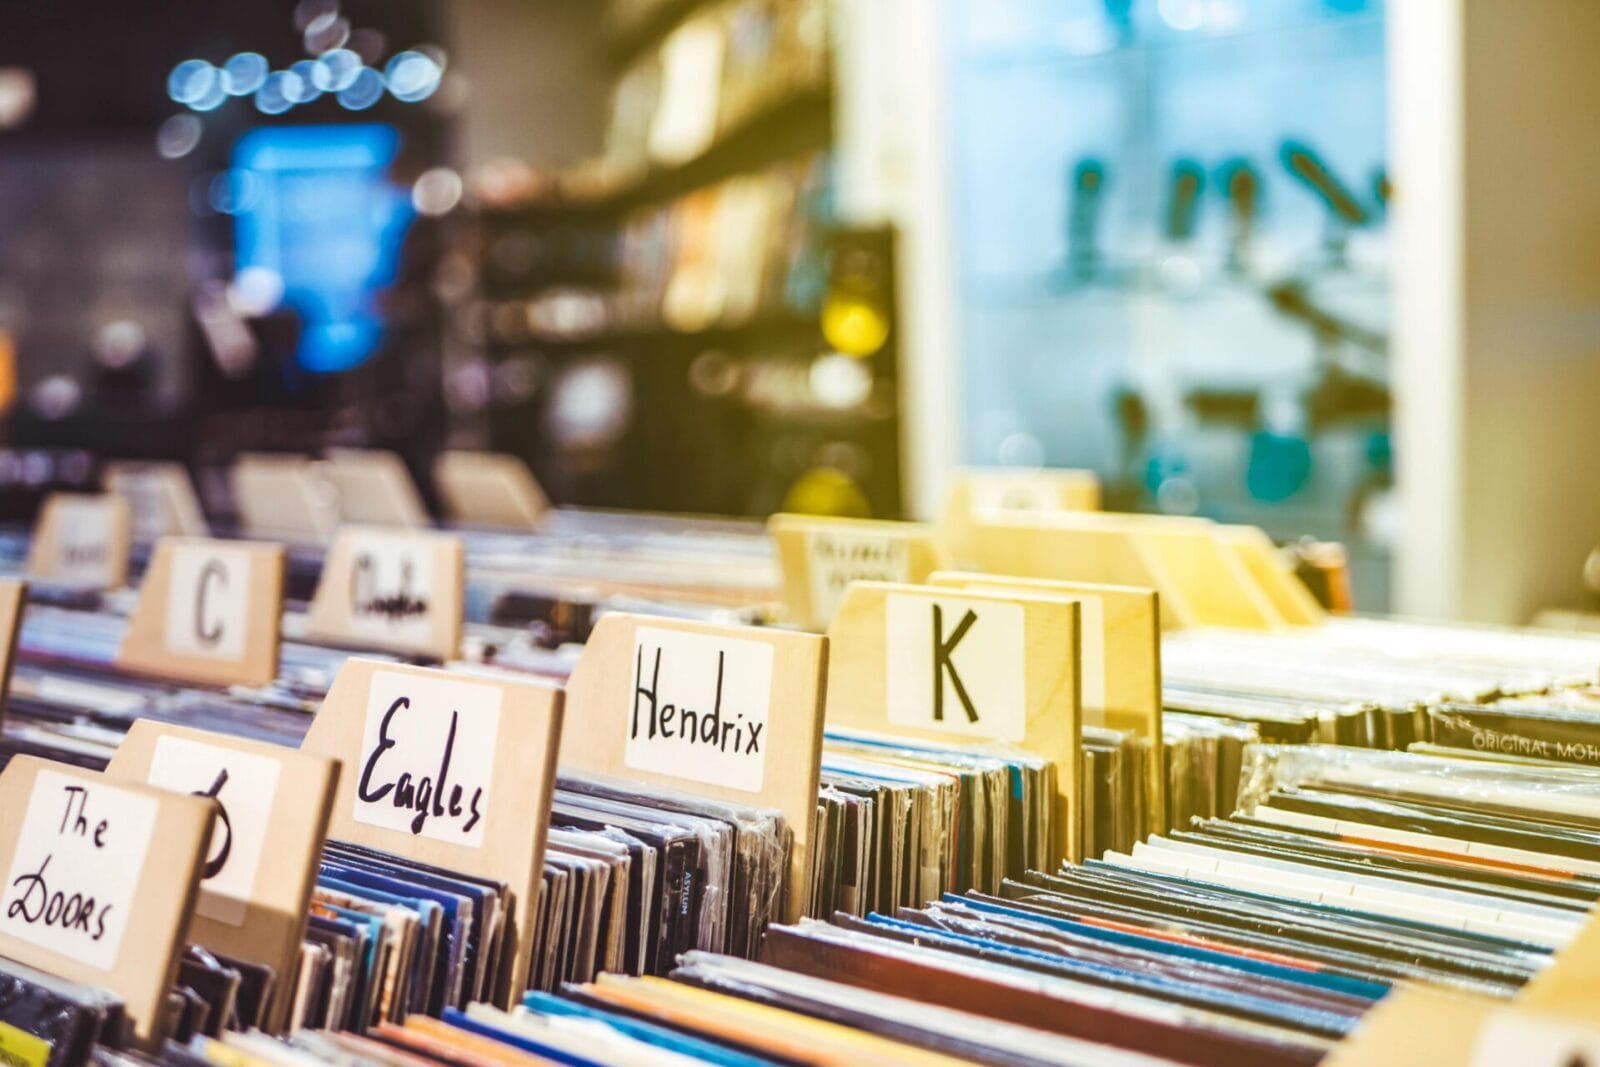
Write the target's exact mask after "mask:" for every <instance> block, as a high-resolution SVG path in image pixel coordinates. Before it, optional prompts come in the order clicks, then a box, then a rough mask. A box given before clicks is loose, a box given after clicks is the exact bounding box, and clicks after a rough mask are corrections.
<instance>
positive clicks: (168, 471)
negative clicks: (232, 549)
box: [101, 461, 210, 544]
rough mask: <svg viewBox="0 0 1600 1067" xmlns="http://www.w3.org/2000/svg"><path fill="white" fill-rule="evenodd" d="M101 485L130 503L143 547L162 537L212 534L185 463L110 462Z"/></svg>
mask: <svg viewBox="0 0 1600 1067" xmlns="http://www.w3.org/2000/svg"><path fill="white" fill-rule="evenodd" d="M101 483H102V484H103V485H104V486H105V490H106V492H108V493H112V494H114V495H116V496H120V497H122V498H123V499H124V500H126V501H127V502H128V508H129V511H130V513H131V515H132V519H133V539H134V540H135V541H137V542H139V543H140V544H150V543H152V542H154V541H155V540H156V539H157V538H161V537H169V536H171V537H205V536H206V535H207V534H209V533H210V531H209V530H208V529H207V528H206V517H205V514H204V513H203V512H202V511H201V510H200V498H199V497H197V496H196V495H195V491H194V483H193V482H192V481H190V480H189V472H188V470H186V469H185V468H184V466H183V464H181V463H157V462H148V463H147V462H135V461H123V462H117V463H110V464H107V465H106V469H105V474H104V476H103V477H102V479H101Z"/></svg>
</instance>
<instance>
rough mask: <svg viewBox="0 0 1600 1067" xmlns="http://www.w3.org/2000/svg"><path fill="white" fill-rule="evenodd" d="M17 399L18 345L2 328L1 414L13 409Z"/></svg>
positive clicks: (0, 362) (0, 350)
mask: <svg viewBox="0 0 1600 1067" xmlns="http://www.w3.org/2000/svg"><path fill="white" fill-rule="evenodd" d="M16 399H17V347H16V345H15V344H13V343H12V340H11V335H10V334H9V333H6V332H5V331H4V330H0V414H4V413H5V412H7V411H10V410H11V405H12V404H13V403H15V402H16Z"/></svg>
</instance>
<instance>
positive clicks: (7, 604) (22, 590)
mask: <svg viewBox="0 0 1600 1067" xmlns="http://www.w3.org/2000/svg"><path fill="white" fill-rule="evenodd" d="M27 602H28V583H27V582H19V581H15V580H13V579H9V578H0V657H3V658H0V725H3V724H4V723H5V721H6V695H7V693H8V692H9V690H10V688H11V668H12V667H13V666H14V665H15V664H16V662H17V637H18V635H20V634H21V633H22V609H23V607H24V605H26V604H27Z"/></svg>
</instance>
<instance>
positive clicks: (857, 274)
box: [452, 0, 901, 516]
mask: <svg viewBox="0 0 1600 1067" xmlns="http://www.w3.org/2000/svg"><path fill="white" fill-rule="evenodd" d="M619 6H620V7H626V6H627V5H619ZM824 8H825V5H821V4H817V3H814V2H812V0H785V2H783V3H775V4H768V3H751V2H745V0H729V2H724V3H699V4H688V5H685V4H668V5H659V6H658V7H657V8H652V9H651V13H649V14H648V16H646V15H640V17H639V21H638V23H637V25H636V29H635V31H634V32H633V33H632V34H631V35H630V34H624V35H623V36H624V37H626V39H627V40H628V41H629V42H631V43H630V44H628V45H627V46H626V47H618V48H617V49H615V50H613V51H612V52H610V53H609V57H608V59H607V62H608V63H615V64H619V65H620V66H621V71H620V73H619V79H618V83H617V90H616V98H615V103H614V108H613V115H612V118H611V123H610V126H611V129H610V131H609V133H608V135H607V145H606V150H605V153H604V154H603V155H602V156H601V157H600V158H598V159H596V160H593V161H590V162H588V163H585V164H582V165H578V166H574V167H568V168H565V169H562V170H558V171H553V172H540V171H535V170H532V169H528V168H516V167H511V166H505V167H502V168H500V169H499V170H498V171H497V170H495V169H493V168H490V169H489V170H488V171H486V173H485V174H483V175H481V176H480V177H481V180H479V181H477V182H475V183H473V195H471V196H469V198H468V210H467V212H466V217H465V220H464V225H463V230H464V233H463V241H464V249H465V253H464V259H463V260H462V262H465V263H470V264H471V266H470V269H468V270H467V271H466V272H465V275H466V276H468V277H470V279H471V282H470V284H469V285H467V286H465V287H463V288H462V289H461V291H460V292H459V294H458V296H457V298H456V299H455V300H454V301H453V313H452V323H453V325H452V332H453V345H454V346H455V347H457V348H458V349H459V350H461V351H464V352H473V353H476V355H475V356H473V357H471V358H470V359H468V360H467V361H466V364H465V366H467V367H469V368H470V369H469V370H467V371H465V372H463V376H462V378H461V381H462V383H463V385H462V388H460V389H457V390H456V396H457V403H456V411H457V413H458V416H459V418H458V420H457V426H458V437H459V438H460V439H463V440H466V439H477V440H480V441H486V442H487V443H488V444H489V446H490V447H492V448H494V449H497V450H501V451H507V452H512V453H514V454H517V455H521V456H523V457H524V458H526V459H528V460H529V461H530V463H531V464H532V466H533V467H534V469H535V472H536V473H537V475H538V476H539V478H540V480H541V482H542V483H544V484H545V485H546V486H547V488H548V489H549V490H550V492H551V493H552V495H553V496H554V497H555V498H556V499H557V500H558V501H561V502H563V503H572V504H585V505H600V506H611V507H630V508H648V509H652V510H661V511H677V512H692V513H703V514H713V513H715V514H732V515H756V516H759V515H765V514H769V513H771V512H772V511H774V510H778V509H779V508H781V507H783V506H785V501H786V499H787V500H789V501H791V502H792V501H793V500H797V499H798V500H821V501H822V502H823V506H826V507H828V508H830V509H832V510H838V511H842V512H848V513H856V514H876V515H894V514H897V513H898V512H899V510H900V506H901V503H900V497H901V473H900V458H899V425H900V414H899V396H898V384H897V379H898V357H897V349H898V336H897V334H898V331H897V330H896V329H895V318H896V311H895V308H896V294H895V279H894V255H895V252H894V241H893V234H892V233H890V232H888V231H887V230H884V229H878V228H873V229H857V228H853V227H850V226H848V225H847V224H843V223H842V222H841V220H840V219H839V218H838V216H837V213H836V211H835V208H834V203H833V200H834V197H833V192H832V186H833V179H832V176H831V168H832V161H831V155H830V151H829V149H830V146H831V144H832V142H833V138H834V130H833V107H834V92H833V89H832V85H831V69H830V68H831V62H830V58H829V54H828V53H829V49H830V45H829V41H828V29H827V15H826V11H825V10H824ZM635 14H639V13H637V12H635ZM619 17H620V13H619ZM686 38H692V39H694V40H699V41H701V42H702V43H703V42H705V41H707V40H711V41H714V42H716V43H715V45H714V47H712V49H711V50H712V51H713V52H715V53H716V54H717V55H718V57H719V58H718V59H715V60H695V59H693V58H692V57H691V58H690V59H687V60H685V59H679V58H674V57H675V56H676V55H677V54H678V53H682V52H684V51H686V49H685V47H684V40H685V39H686ZM691 43H692V42H691ZM691 50H692V49H691ZM706 64H711V66H710V67H707V66H706ZM685 70H687V71H689V73H688V74H685V73H684V71H685ZM708 71H709V73H708ZM696 73H698V76H700V77H702V78H705V77H710V78H711V79H712V80H713V82H714V83H715V85H716V91H715V92H714V93H711V94H710V95H709V96H704V95H703V96H702V97H701V98H700V99H698V100H697V101H694V102H692V103H689V104H685V103H683V99H684V97H685V93H683V92H675V91H674V90H672V89H671V87H670V86H668V85H667V84H666V83H667V82H668V81H671V80H673V79H674V78H676V79H677V84H679V85H680V87H681V84H682V82H683V79H684V78H685V77H689V78H693V77H694V76H696ZM719 75H720V76H719ZM689 95H693V94H689ZM669 96H670V97H672V99H668V97H669ZM669 113H670V114H669ZM686 126H687V127H690V128H691V129H692V131H696V132H690V133H684V132H683V127H686ZM674 127H675V128H677V129H678V131H679V132H678V133H677V134H676V135H675V136H672V137H668V136H667V135H666V134H663V133H662V132H661V130H662V129H664V128H666V129H669V130H670V129H671V128H674ZM463 396H468V397H469V399H466V400H464V401H463V400H462V399H461V398H462V397H463Z"/></svg>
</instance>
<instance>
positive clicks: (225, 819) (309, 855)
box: [106, 719, 339, 1031]
mask: <svg viewBox="0 0 1600 1067" xmlns="http://www.w3.org/2000/svg"><path fill="white" fill-rule="evenodd" d="M106 771H107V773H108V774H110V775H112V776H115V777H118V778H127V779H130V780H133V781H138V782H145V783H148V784H149V785H152V786H155V787H157V788H159V789H168V790H172V791H173V792H177V793H186V794H191V795H195V796H209V797H211V798H213V799H214V800H215V801H216V802H217V805H218V820H217V828H216V833H215V834H214V835H213V840H212V842H211V847H210V850H209V852H208V853H207V856H206V863H205V867H204V870H203V871H202V881H201V883H200V897H199V900H198V901H197V902H196V904H195V909H194V915H193V916H192V917H191V918H190V921H189V934H188V937H189V940H191V941H195V942H198V943H199V944H201V945H204V946H205V947H206V948H209V949H211V950H213V951H215V952H220V953H222V954H223V955H226V956H230V957H233V958H235V959H241V960H247V961H250V962H253V963H262V964H266V965H267V966H268V967H271V968H272V969H273V971H274V972H275V973H276V974H277V975H278V979H279V980H278V983H277V986H276V989H275V991H274V994H273V1002H272V1004H271V1005H270V1006H269V1007H268V1009H267V1010H266V1011H265V1012H264V1017H263V1019H262V1020H261V1025H262V1026H263V1027H265V1028H267V1029H270V1030H274V1031H276V1030H281V1029H282V1028H283V1027H284V1025H285V1024H286V1023H287V1021H288V1016H289V1007H290V1002H291V1001H292V1000H293V998H294V983H293V982H292V981H290V976H292V975H293V974H294V969H295V966H296V962H297V960H298V958H299V953H300V944H301V942H302V941H303V940H304V938H305V928H306V915H307V909H308V907H309V906H310V902H311V891H312V887H313V885H314V883H315V881H316V874H317V864H318V861H319V859H320V857H321V855H322V842H323V839H324V837H326V836H327V832H328V818H329V815H330V814H331V812H332V807H333V790H334V786H335V784H336V783H337V782H338V780H339V763H338V762H337V761H335V760H332V759H328V758H326V757H324V756H317V755H313V754H311V753H307V752H297V751H295V750H294V749H291V748H283V747H281V746H279V745H272V744H267V743H265V742H261V741H251V740H246V739H243V738H237V737H230V736H228V735H226V734H217V733H210V732H208V731H205V730H195V729H191V728H189V727H186V726H173V725H169V724H167V723H158V722H154V721H151V720H149V719H140V720H138V721H137V722H135V723H134V724H133V727H132V728H131V729H130V730H129V731H128V735H127V737H125V738H124V739H123V741H122V744H121V746H119V747H118V749H117V751H116V754H115V755H114V756H112V757H111V764H110V766H109V767H107V768H106Z"/></svg>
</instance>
